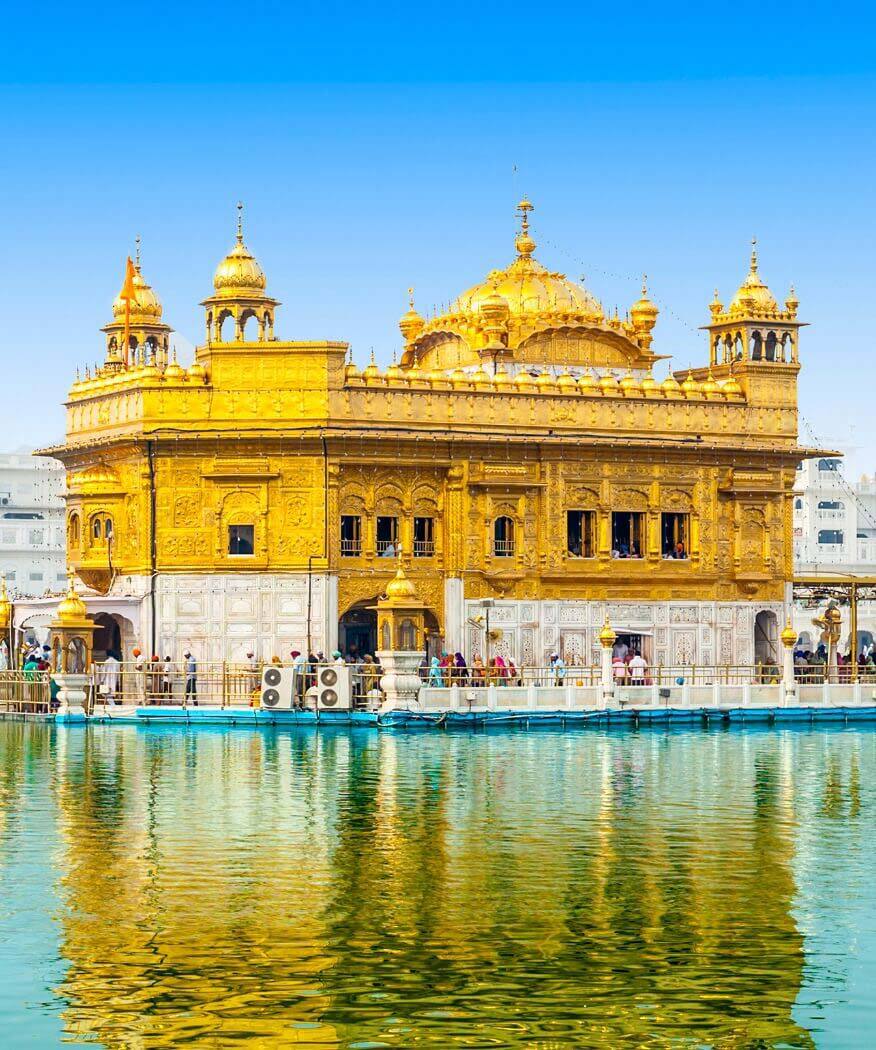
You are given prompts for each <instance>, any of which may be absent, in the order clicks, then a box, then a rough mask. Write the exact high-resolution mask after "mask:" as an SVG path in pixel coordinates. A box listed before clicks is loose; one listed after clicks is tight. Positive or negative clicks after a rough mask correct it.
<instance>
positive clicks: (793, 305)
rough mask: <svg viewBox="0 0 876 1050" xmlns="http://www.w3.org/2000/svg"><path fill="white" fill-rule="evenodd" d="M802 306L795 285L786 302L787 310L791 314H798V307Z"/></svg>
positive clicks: (792, 286)
mask: <svg viewBox="0 0 876 1050" xmlns="http://www.w3.org/2000/svg"><path fill="white" fill-rule="evenodd" d="M799 305H800V300H799V299H798V298H797V296H796V295H795V293H794V285H793V284H792V285H791V291H790V292H789V293H788V298H787V299H786V300H785V309H786V310H787V311H788V313H789V314H796V313H797V307H798V306H799Z"/></svg>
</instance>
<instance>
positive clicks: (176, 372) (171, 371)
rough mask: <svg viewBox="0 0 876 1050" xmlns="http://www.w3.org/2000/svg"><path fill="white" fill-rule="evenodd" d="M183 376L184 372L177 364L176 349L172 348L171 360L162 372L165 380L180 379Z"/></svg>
mask: <svg viewBox="0 0 876 1050" xmlns="http://www.w3.org/2000/svg"><path fill="white" fill-rule="evenodd" d="M184 376H185V372H184V371H183V370H182V368H180V366H179V363H178V362H177V359H176V347H174V348H173V357H172V358H171V361H170V364H169V365H168V366H167V368H165V370H164V378H165V379H182V378H183V377H184Z"/></svg>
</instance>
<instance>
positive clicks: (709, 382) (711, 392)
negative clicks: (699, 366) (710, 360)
mask: <svg viewBox="0 0 876 1050" xmlns="http://www.w3.org/2000/svg"><path fill="white" fill-rule="evenodd" d="M702 391H703V393H704V394H705V395H706V397H715V396H716V395H718V396H720V393H721V391H720V390H719V389H718V384H717V383H716V382H715V377H714V376H713V375H712V370H711V368H710V369H709V374H708V375H707V376H706V378H705V380H704V381H703V386H702Z"/></svg>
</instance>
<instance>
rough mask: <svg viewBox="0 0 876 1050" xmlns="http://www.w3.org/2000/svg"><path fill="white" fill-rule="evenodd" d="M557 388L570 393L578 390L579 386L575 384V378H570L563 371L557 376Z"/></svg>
mask: <svg viewBox="0 0 876 1050" xmlns="http://www.w3.org/2000/svg"><path fill="white" fill-rule="evenodd" d="M557 388H558V389H559V390H562V391H564V392H565V393H568V392H569V391H572V390H577V389H578V384H577V383H576V382H575V379H574V377H573V376H570V375H569V373H568V372H567V371H566V370H565V369H563V371H562V372H561V373H560V374H559V375H558V376H557Z"/></svg>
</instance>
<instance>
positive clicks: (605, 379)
mask: <svg viewBox="0 0 876 1050" xmlns="http://www.w3.org/2000/svg"><path fill="white" fill-rule="evenodd" d="M599 386H600V389H602V390H604V391H606V392H607V393H613V392H614V391H616V390H618V389H619V386H618V381H617V379H616V378H615V377H614V374H613V373H611V372H607V373H606V374H605V375H604V376H602V378H601V379H600V380H599Z"/></svg>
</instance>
